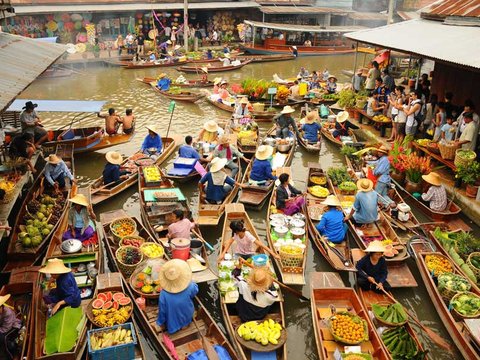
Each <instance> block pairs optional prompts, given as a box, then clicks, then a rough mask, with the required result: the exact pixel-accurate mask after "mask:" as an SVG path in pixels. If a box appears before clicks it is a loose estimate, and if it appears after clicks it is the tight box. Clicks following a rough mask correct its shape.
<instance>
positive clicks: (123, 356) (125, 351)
mask: <svg viewBox="0 0 480 360" xmlns="http://www.w3.org/2000/svg"><path fill="white" fill-rule="evenodd" d="M118 327H121V328H123V329H125V330H130V331H131V332H132V340H133V341H132V342H131V343H128V344H121V345H115V346H110V347H107V348H104V349H99V350H92V347H91V344H90V336H91V335H92V334H94V333H98V332H102V331H106V330H116V329H117V328H118ZM87 341H88V353H89V354H90V357H91V359H92V360H133V359H135V346H136V345H137V334H135V329H134V327H133V324H132V323H131V322H128V323H125V324H121V325H115V326H112V327H107V328H101V329H95V330H89V331H88V333H87Z"/></svg>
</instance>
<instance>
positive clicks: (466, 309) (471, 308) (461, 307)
mask: <svg viewBox="0 0 480 360" xmlns="http://www.w3.org/2000/svg"><path fill="white" fill-rule="evenodd" d="M450 306H452V307H453V308H454V309H455V310H456V311H457V312H458V313H459V314H460V315H462V316H465V317H474V316H477V315H479V314H480V297H479V296H478V295H476V294H474V293H471V292H462V293H459V294H457V295H455V296H454V297H453V299H452V301H450Z"/></svg>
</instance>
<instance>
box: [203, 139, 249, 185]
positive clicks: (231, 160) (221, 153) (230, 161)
mask: <svg viewBox="0 0 480 360" xmlns="http://www.w3.org/2000/svg"><path fill="white" fill-rule="evenodd" d="M230 142H231V139H230V136H229V135H226V134H225V135H222V136H220V138H219V139H218V145H217V147H216V148H215V150H214V151H213V152H212V154H211V155H210V156H209V157H208V159H207V160H211V159H213V158H215V157H217V158H220V159H226V160H227V163H226V165H225V167H227V168H229V169H230V170H232V174H231V176H232V178H234V179H235V176H236V175H237V173H238V170H239V168H238V164H237V161H236V159H242V160H243V161H245V162H246V163H249V162H250V160H249V159H247V158H246V157H245V156H244V155H243V154H242V153H241V152H240V151H238V149H237V148H236V147H235V146H233V145H231V144H230Z"/></svg>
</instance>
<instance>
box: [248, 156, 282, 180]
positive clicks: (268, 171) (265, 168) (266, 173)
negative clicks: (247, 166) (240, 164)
mask: <svg viewBox="0 0 480 360" xmlns="http://www.w3.org/2000/svg"><path fill="white" fill-rule="evenodd" d="M250 180H254V181H266V180H277V177H276V176H274V175H272V165H270V161H268V160H258V159H255V160H253V165H252V171H251V172H250Z"/></svg>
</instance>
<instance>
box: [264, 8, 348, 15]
mask: <svg viewBox="0 0 480 360" xmlns="http://www.w3.org/2000/svg"><path fill="white" fill-rule="evenodd" d="M260 11H261V12H262V13H264V14H334V15H346V14H347V13H350V12H352V11H351V10H345V9H338V8H329V7H317V6H262V7H261V8H260Z"/></svg>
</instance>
